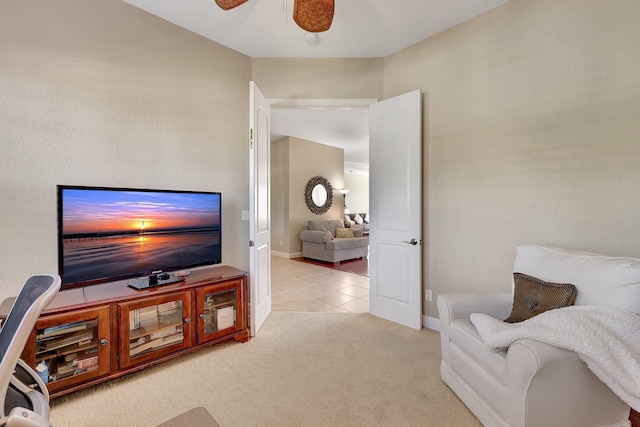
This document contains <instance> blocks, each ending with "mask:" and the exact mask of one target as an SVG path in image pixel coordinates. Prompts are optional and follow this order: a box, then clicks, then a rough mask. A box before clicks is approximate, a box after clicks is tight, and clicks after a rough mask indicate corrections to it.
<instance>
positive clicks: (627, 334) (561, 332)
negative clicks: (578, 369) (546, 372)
mask: <svg viewBox="0 0 640 427" xmlns="http://www.w3.org/2000/svg"><path fill="white" fill-rule="evenodd" d="M471 322H472V323H473V324H474V326H475V327H476V329H477V330H478V333H479V334H480V338H482V341H484V343H485V344H486V345H487V346H488V347H490V348H492V349H495V350H496V351H498V350H503V349H506V348H508V347H509V345H511V343H513V342H514V341H516V340H518V339H521V338H526V339H531V340H535V341H540V342H543V343H547V344H549V345H552V346H555V347H560V348H564V349H566V350H571V351H574V352H576V353H578V355H579V356H580V359H582V360H583V361H584V362H585V363H586V364H587V366H588V367H589V369H591V371H592V372H593V373H594V374H595V375H596V376H597V377H598V378H599V379H600V380H601V381H602V382H604V383H605V384H607V385H608V386H609V388H610V389H611V390H612V391H613V392H614V393H615V394H616V395H618V397H620V399H622V400H623V401H624V402H626V403H627V404H628V405H629V406H631V407H632V408H633V409H635V410H636V411H640V316H638V315H636V314H633V313H630V312H627V311H624V310H620V309H617V308H613V307H604V306H595V305H590V306H585V305H583V306H572V307H566V308H560V309H556V310H549V311H546V312H544V313H542V314H539V315H537V316H535V317H533V318H531V319H528V320H525V321H523V322H520V323H505V322H503V321H501V320H498V319H495V318H493V317H491V316H488V315H486V314H481V313H473V314H472V315H471Z"/></svg>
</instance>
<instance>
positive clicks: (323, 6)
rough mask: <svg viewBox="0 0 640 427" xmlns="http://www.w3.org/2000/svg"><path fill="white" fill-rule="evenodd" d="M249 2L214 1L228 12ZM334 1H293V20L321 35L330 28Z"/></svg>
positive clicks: (306, 29)
mask: <svg viewBox="0 0 640 427" xmlns="http://www.w3.org/2000/svg"><path fill="white" fill-rule="evenodd" d="M247 1H249V0H216V4H217V5H218V6H220V8H221V9H224V10H229V9H233V8H234V7H238V6H240V5H241V4H243V3H246V2H247ZM333 2H334V0H294V2H293V4H294V7H293V20H294V21H295V22H296V24H298V26H299V27H300V28H302V29H303V30H305V31H309V32H311V33H321V32H323V31H327V30H328V29H329V28H330V27H331V22H332V21H333V11H334V3H333Z"/></svg>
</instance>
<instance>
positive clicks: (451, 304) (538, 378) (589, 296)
mask: <svg viewBox="0 0 640 427" xmlns="http://www.w3.org/2000/svg"><path fill="white" fill-rule="evenodd" d="M514 272H520V273H524V274H527V275H530V276H533V277H537V278H539V279H541V280H545V281H549V282H556V283H571V284H573V285H575V286H576V288H577V289H578V293H577V298H576V301H575V304H576V305H593V304H601V305H608V306H613V307H619V308H623V309H625V310H628V311H631V312H634V313H635V314H640V260H635V259H632V258H615V257H606V256H602V255H598V254H588V253H583V252H571V251H566V250H562V249H556V248H547V247H542V246H537V245H524V246H519V247H518V248H517V254H516V262H515V266H514ZM512 304H513V297H512V294H511V293H503V294H442V295H439V296H438V311H439V314H440V328H441V332H440V337H441V344H442V348H441V350H442V363H441V377H442V380H443V381H444V382H445V383H446V384H447V385H448V386H449V387H450V388H451V390H453V391H454V392H455V393H456V395H457V396H458V397H459V398H460V400H462V401H463V402H464V404H465V405H466V406H467V407H468V408H469V409H470V410H471V412H473V414H474V415H475V416H476V417H477V418H478V419H479V420H480V421H481V422H482V423H483V424H484V425H485V426H501V427H507V426H509V427H525V426H526V427H548V426H563V427H571V426H575V427H589V426H619V427H622V426H629V425H630V423H629V421H628V419H629V406H628V405H627V404H626V403H624V402H623V401H622V400H621V399H620V398H619V397H618V396H617V395H616V394H614V393H613V392H612V391H611V390H610V389H609V387H608V386H607V385H605V384H604V383H603V382H601V381H600V380H599V379H598V378H597V377H596V376H595V375H594V374H593V373H592V371H591V370H590V369H589V368H588V367H587V365H586V364H585V363H584V362H583V361H582V360H581V359H580V358H579V357H578V355H577V354H576V353H574V352H572V351H568V350H563V349H561V348H557V347H553V346H551V345H547V344H544V343H542V342H538V341H533V340H529V339H520V340H517V341H515V342H514V343H513V344H511V346H510V347H508V349H507V350H506V351H499V352H496V351H493V350H491V349H489V348H488V347H487V346H485V344H484V342H483V341H482V339H481V338H480V335H479V334H478V331H477V330H476V328H475V326H474V324H473V323H472V322H471V320H470V315H471V314H472V313H485V314H488V315H490V316H493V317H495V318H497V319H505V318H507V317H508V316H509V314H510V312H511V308H512Z"/></svg>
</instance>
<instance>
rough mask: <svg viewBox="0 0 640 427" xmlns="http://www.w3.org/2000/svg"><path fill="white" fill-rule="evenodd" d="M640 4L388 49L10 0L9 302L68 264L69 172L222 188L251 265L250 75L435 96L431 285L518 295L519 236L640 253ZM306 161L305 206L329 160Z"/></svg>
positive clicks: (563, 12) (296, 93)
mask: <svg viewBox="0 0 640 427" xmlns="http://www.w3.org/2000/svg"><path fill="white" fill-rule="evenodd" d="M639 12H640V11H639V10H638V5H637V2H636V1H635V0H615V1H612V2H601V1H598V0H563V1H561V2H556V1H552V0H538V1H535V2H532V1H525V0H512V1H511V2H509V3H508V4H506V5H505V6H502V7H500V8H497V9H494V10H492V11H490V12H488V13H486V14H484V15H482V16H480V17H478V18H476V19H474V20H471V21H469V22H466V23H463V24H461V25H459V26H457V27H455V28H453V29H451V30H449V31H446V32H443V33H441V34H438V35H436V36H435V37H432V38H430V39H428V40H426V41H424V42H421V43H419V44H417V45H415V46H412V47H410V48H408V49H405V50H404V51H401V52H399V53H398V54H396V55H392V56H390V57H387V58H385V59H344V60H343V59H330V60H307V59H296V60H273V59H254V60H251V59H249V58H247V57H244V56H243V55H240V54H238V53H235V52H232V51H230V50H228V49H226V48H224V47H222V46H220V45H217V44H216V43H213V42H211V41H208V40H205V39H203V38H200V37H198V36H195V35H193V34H191V33H189V32H187V31H185V30H182V29H180V28H177V27H175V26H173V25H171V24H168V23H166V22H165V21H162V20H161V19H158V18H155V17H153V16H150V15H147V14H146V13H144V12H141V11H139V10H137V9H135V8H133V7H131V6H128V5H126V4H124V3H121V2H119V1H113V0H95V1H92V2H85V1H80V0H61V1H58V2H55V5H54V4H53V3H51V2H47V1H44V0H34V1H30V2H28V4H27V3H25V2H3V3H2V5H1V6H0V94H1V96H0V137H1V139H0V150H1V153H2V154H1V155H0V203H1V204H2V205H1V207H2V221H0V236H1V237H2V239H3V241H4V243H5V244H4V245H3V247H2V248H1V249H0V259H1V260H2V261H0V267H1V272H0V282H1V283H2V286H0V297H4V296H7V295H13V294H15V293H17V290H18V289H19V287H20V285H21V284H22V282H23V281H24V279H25V278H26V277H25V276H26V275H28V274H32V273H35V272H52V271H53V272H55V271H57V267H56V259H55V253H56V247H55V238H56V236H55V232H56V231H55V230H56V223H55V221H56V219H55V218H56V213H55V184H58V183H65V184H85V185H122V186H137V187H153V188H170V189H193V190H217V191H222V192H223V203H224V211H223V215H224V221H225V223H224V224H225V225H224V230H223V232H224V240H223V244H224V254H223V255H224V258H223V261H224V263H226V264H231V265H235V266H237V267H240V268H247V267H248V253H247V251H246V247H245V244H246V241H247V240H248V224H247V223H246V222H242V221H241V220H240V218H241V215H240V212H241V210H243V209H248V194H247V188H248V173H246V171H247V170H248V160H247V159H248V148H247V146H246V123H247V121H248V113H247V110H248V105H247V99H248V80H250V79H253V80H255V81H256V82H257V84H258V86H259V87H260V88H261V90H262V92H263V93H264V94H265V96H267V97H268V98H389V97H392V96H394V95H398V94H401V93H404V92H408V91H410V90H414V89H417V88H419V89H421V90H422V91H423V93H424V108H425V113H424V130H425V131H424V153H425V154H424V156H425V174H424V180H425V182H424V189H425V191H424V217H425V223H424V239H425V247H424V265H425V276H424V286H425V287H426V288H430V289H433V291H434V295H437V294H439V293H441V292H445V291H474V290H477V291H483V292H485V291H494V290H507V289H508V287H509V281H510V280H509V279H510V273H511V266H512V263H513V251H514V247H515V246H516V245H518V244H522V243H528V242H535V243H542V244H552V245H558V246H565V247H570V248H578V249H583V250H591V251H599V252H607V253H611V254H614V255H630V256H636V257H640V246H639V245H638V244H637V243H638V238H637V234H638V232H639V231H640V202H638V201H637V199H638V198H637V197H636V196H637V195H638V194H640V168H638V167H637V159H638V158H640V143H638V135H640V124H639V122H638V120H637V118H638V117H640V83H639V82H640V80H638V78H637V76H638V75H640V44H639V43H637V41H638V40H640V26H638V25H637V17H638V16H639ZM299 154H300V156H303V157H305V156H306V157H307V158H308V157H310V156H309V153H307V152H302V153H299ZM228 165H233V167H229V166H228ZM289 166H290V168H291V170H290V172H289V173H290V174H291V175H292V176H293V175H294V174H298V173H301V175H300V176H298V175H296V177H297V178H296V181H295V182H296V183H297V184H296V186H291V188H289V189H288V191H289V193H290V195H291V197H292V198H293V197H295V200H297V201H299V202H300V203H302V205H301V206H298V207H296V210H295V212H294V214H295V215H303V212H304V210H305V209H306V206H304V204H303V203H304V198H303V196H302V195H303V191H304V184H306V182H307V180H308V179H309V178H310V177H311V176H313V175H314V172H313V171H310V170H306V171H299V170H298V169H295V168H296V167H297V165H296V164H295V163H292V164H290V165H289ZM294 169H295V170H294ZM302 172H305V173H304V176H302ZM321 173H325V172H324V171H322V172H321ZM336 173H337V172H336ZM327 178H329V180H330V181H331V182H332V184H333V185H334V186H336V188H339V187H340V186H341V185H340V183H337V182H335V181H334V178H332V177H327ZM342 179H344V178H342ZM338 181H339V180H338ZM342 183H343V184H344V182H342ZM297 186H299V187H298V188H296V187H297ZM336 199H337V198H336ZM347 200H349V199H347ZM336 203H337V201H336V202H334V204H336ZM334 208H335V206H334ZM306 212H309V211H306ZM303 223H304V221H302V220H300V221H299V222H295V223H293V222H292V223H291V226H292V227H296V228H298V227H302V226H303ZM275 243H278V241H276V240H274V246H275ZM289 243H290V245H292V246H291V247H292V248H293V244H294V243H297V244H299V240H298V238H297V235H295V233H290V239H289ZM274 249H276V250H277V247H274ZM425 313H426V314H428V315H430V316H433V317H436V316H437V311H436V309H435V304H434V303H430V304H428V305H427V306H426V307H425Z"/></svg>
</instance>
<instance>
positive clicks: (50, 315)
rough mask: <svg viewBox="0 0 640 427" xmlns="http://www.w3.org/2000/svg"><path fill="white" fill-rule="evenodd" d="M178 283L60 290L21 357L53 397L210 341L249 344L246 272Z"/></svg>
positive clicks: (207, 274)
mask: <svg viewBox="0 0 640 427" xmlns="http://www.w3.org/2000/svg"><path fill="white" fill-rule="evenodd" d="M184 279H185V280H184V281H181V282H177V283H172V284H169V285H162V286H157V287H152V288H148V289H144V290H140V291H139V290H135V289H133V288H130V287H128V286H127V282H126V281H122V282H111V283H105V284H100V285H93V286H88V287H84V288H74V289H68V290H63V291H60V292H59V293H58V295H56V297H55V299H54V300H53V301H52V302H51V303H50V304H49V306H48V307H47V309H46V310H45V311H44V312H43V313H42V314H41V315H40V317H39V319H38V321H37V323H36V326H35V328H34V330H33V332H32V333H31V337H30V339H29V340H28V342H27V345H26V346H25V349H24V351H23V353H22V359H23V360H24V361H25V362H27V363H28V364H29V365H30V366H31V367H33V368H34V369H36V371H37V372H39V375H40V377H41V378H45V379H46V383H47V388H48V389H49V392H50V394H51V397H57V396H62V395H64V394H67V393H70V392H73V391H77V390H80V389H82V388H85V387H89V386H92V385H95V384H98V383H101V382H104V381H107V380H110V379H112V378H117V377H120V376H122V375H125V374H129V373H131V372H134V371H138V370H141V369H144V368H146V367H148V366H152V365H155V364H157V363H160V362H164V361H166V360H169V359H173V358H176V357H179V356H182V355H183V354H187V353H190V352H192V351H195V350H197V349H199V348H202V347H205V346H209V345H212V344H215V343H219V342H222V341H227V340H231V339H235V340H236V341H240V342H246V341H248V340H249V336H250V333H249V332H250V331H249V323H248V322H249V314H248V309H249V307H248V296H247V273H246V272H244V271H241V270H238V269H236V268H233V267H228V266H218V267H211V268H206V269H201V270H194V271H192V272H191V274H190V275H189V276H186V277H185V278H184Z"/></svg>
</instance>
